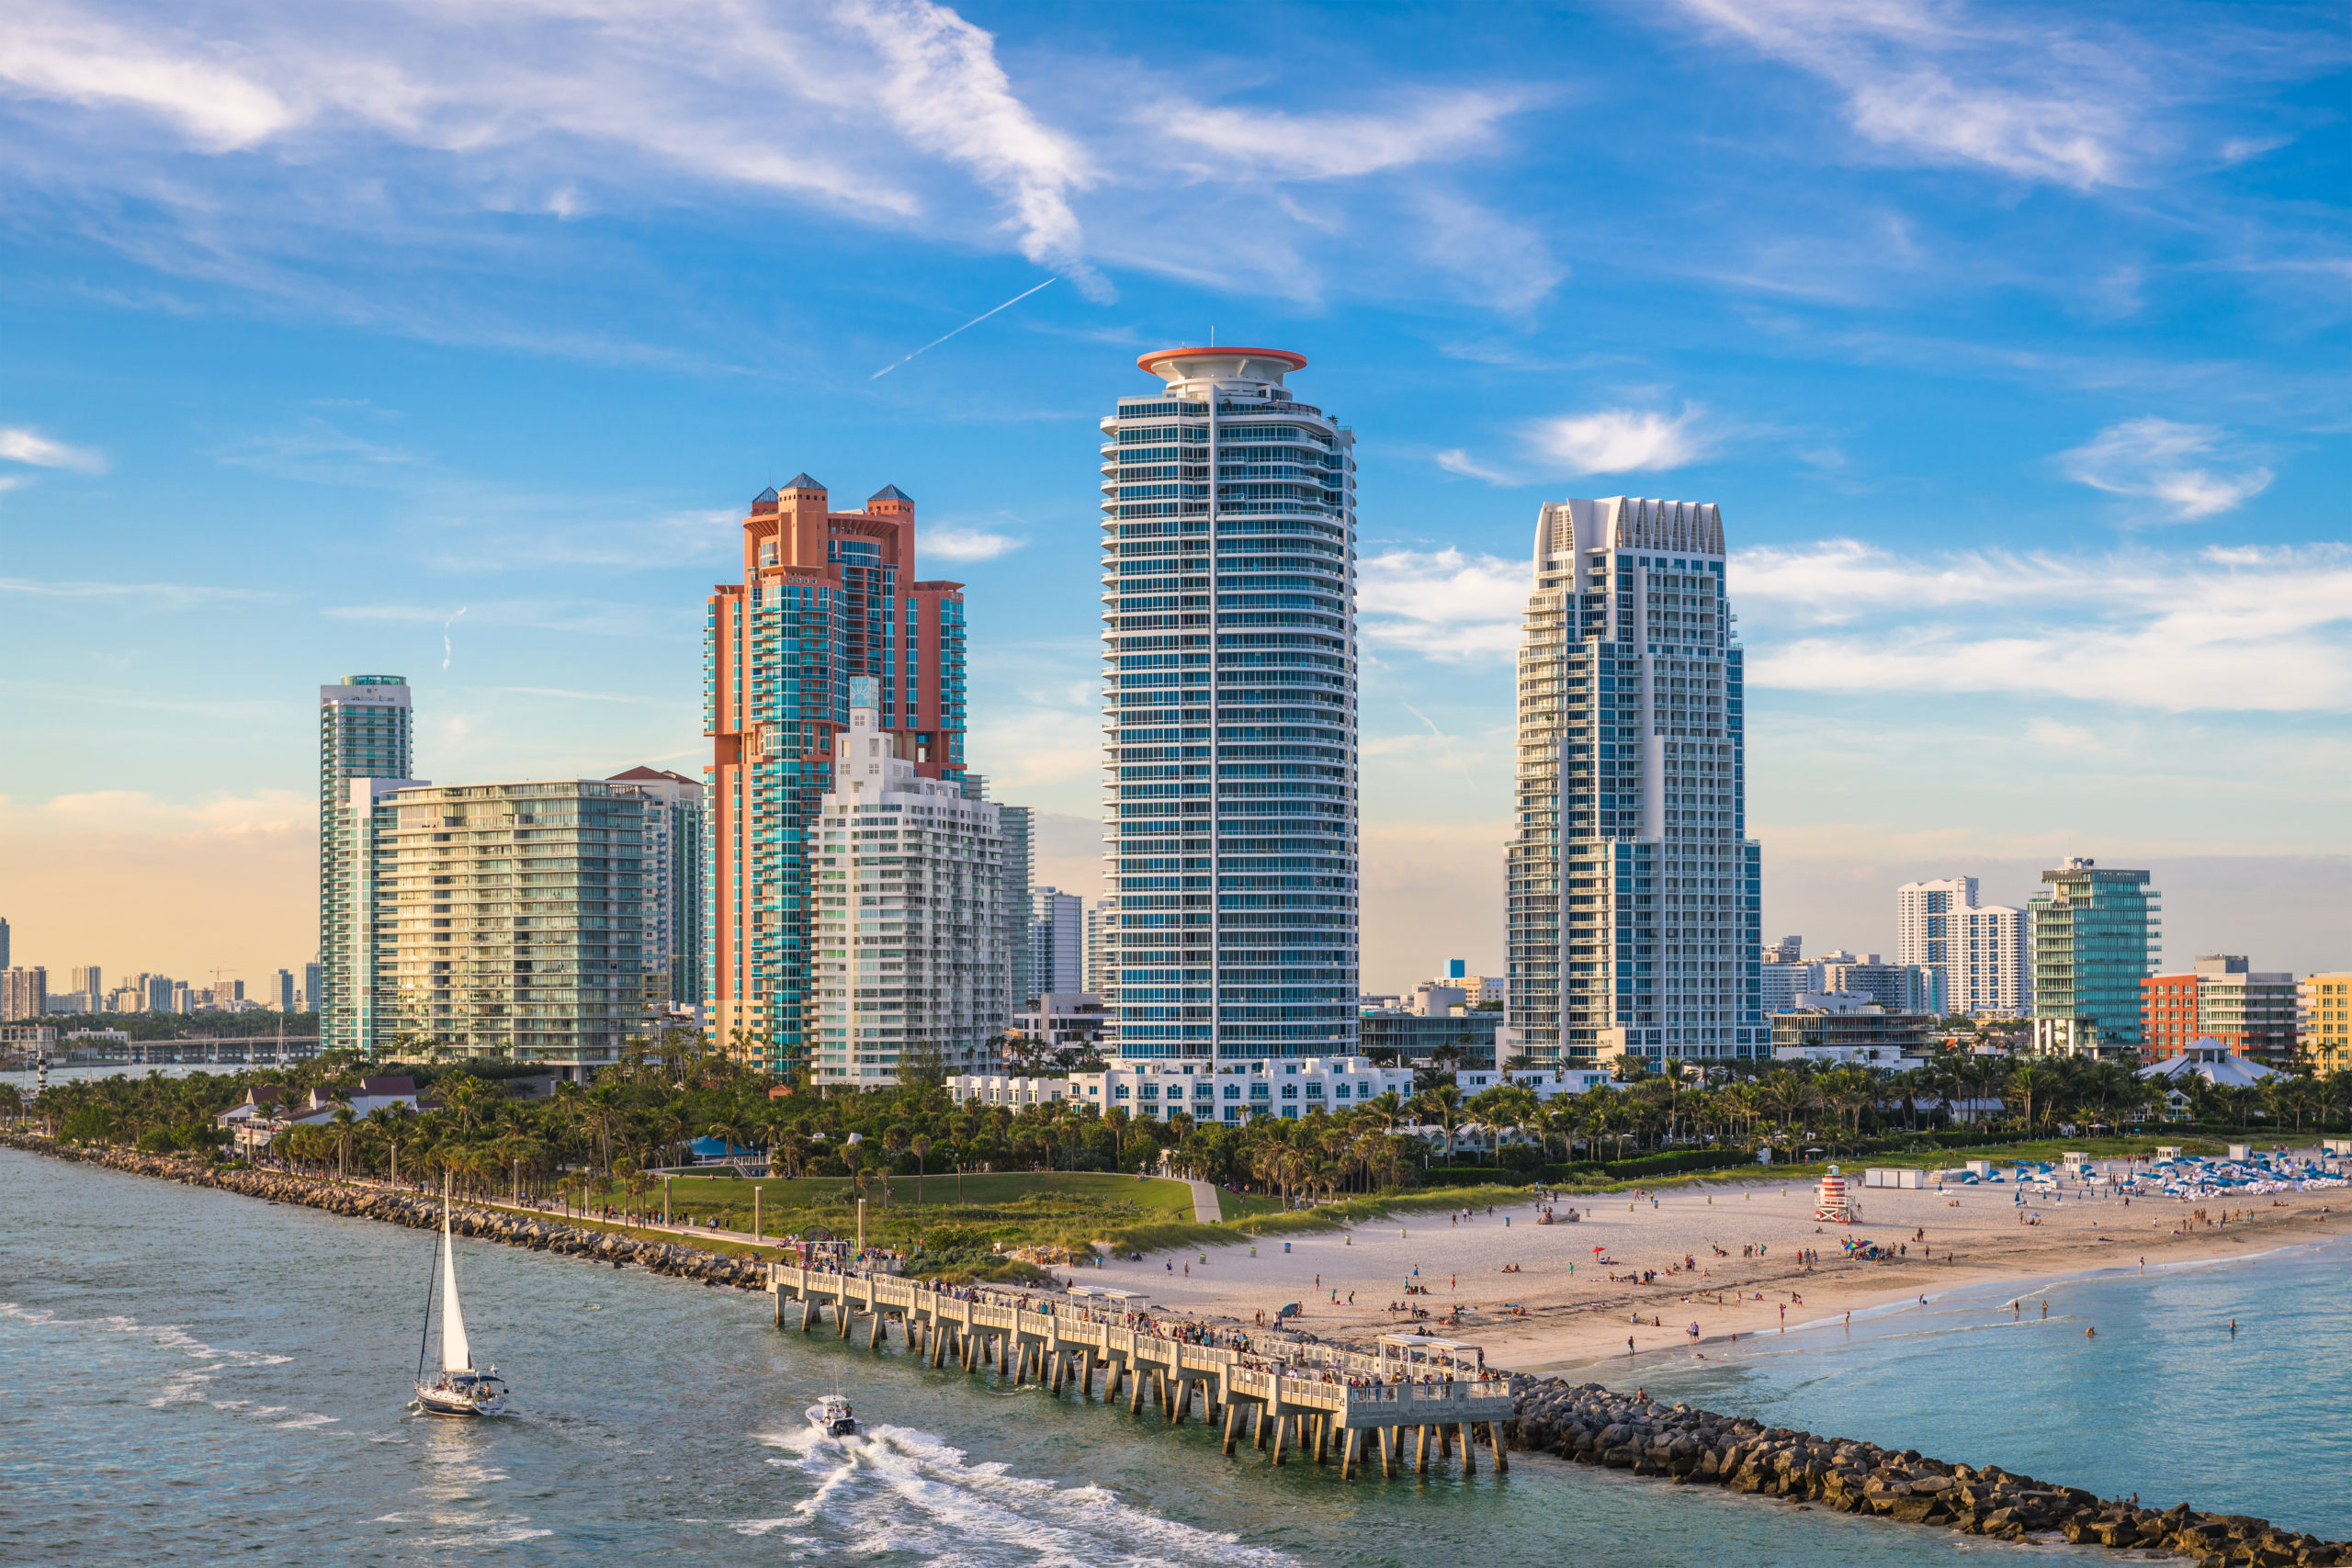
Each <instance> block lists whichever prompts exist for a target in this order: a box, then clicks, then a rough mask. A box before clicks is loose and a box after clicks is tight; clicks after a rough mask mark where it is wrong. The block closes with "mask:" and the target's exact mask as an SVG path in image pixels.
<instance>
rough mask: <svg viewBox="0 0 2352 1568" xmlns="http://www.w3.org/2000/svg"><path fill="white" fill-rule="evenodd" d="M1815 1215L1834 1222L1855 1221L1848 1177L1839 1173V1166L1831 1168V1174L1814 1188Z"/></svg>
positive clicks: (1844, 1223) (1817, 1217)
mask: <svg viewBox="0 0 2352 1568" xmlns="http://www.w3.org/2000/svg"><path fill="white" fill-rule="evenodd" d="M1813 1217H1814V1218H1815V1219H1816V1220H1827V1221H1828V1222H1829V1223H1830V1224H1839V1225H1849V1224H1853V1223H1854V1205H1853V1203H1852V1201H1850V1200H1849V1199H1848V1198H1847V1196H1846V1179H1845V1178H1844V1177H1842V1176H1840V1175H1838V1168H1837V1167H1836V1166H1834V1165H1833V1166H1831V1167H1830V1168H1829V1174H1828V1175H1826V1176H1825V1177H1823V1178H1822V1179H1821V1185H1820V1186H1819V1187H1817V1188H1815V1190H1814V1201H1813Z"/></svg>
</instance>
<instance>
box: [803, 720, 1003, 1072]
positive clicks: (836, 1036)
mask: <svg viewBox="0 0 2352 1568" xmlns="http://www.w3.org/2000/svg"><path fill="white" fill-rule="evenodd" d="M879 684H880V683H879V682H876V680H874V679H873V678H872V677H869V676H856V677H853V678H852V680H851V682H850V709H849V725H848V728H845V729H843V730H842V731H841V732H840V733H839V734H838V735H836V736H835V737H834V740H833V745H834V761H833V787H832V788H831V790H829V791H827V792H826V794H825V795H824V797H823V800H822V803H821V805H820V810H819V815H818V818H817V823H816V829H815V830H816V832H817V833H819V834H820V835H821V839H820V840H817V841H813V842H812V843H811V845H810V856H811V859H812V860H813V861H814V862H815V864H814V866H813V868H812V869H813V871H814V873H815V875H814V879H813V880H812V882H811V884H810V888H811V899H812V901H813V903H814V904H815V906H816V909H815V918H814V919H813V920H812V921H811V922H810V926H809V936H810V941H811V942H812V943H813V946H812V947H811V948H810V952H811V953H812V954H813V963H812V964H811V968H810V974H811V976H812V980H811V985H810V990H811V992H812V995H811V998H810V999H809V1007H808V1020H807V1025H806V1037H807V1038H808V1039H809V1043H810V1045H811V1047H812V1055H813V1063H812V1069H811V1075H810V1076H811V1078H812V1081H814V1082H815V1083H816V1084H817V1086H818V1087H820V1088H844V1089H884V1088H888V1087H889V1086H890V1085H893V1084H896V1083H899V1082H901V1081H902V1080H903V1077H905V1075H908V1074H910V1073H912V1072H916V1071H918V1070H927V1071H931V1072H934V1073H939V1074H944V1075H962V1074H971V1073H975V1072H981V1071H985V1070H986V1069H987V1068H989V1067H990V1066H994V1064H995V1056H994V1052H993V1049H992V1047H991V1044H990V1042H991V1041H992V1040H993V1038H994V1037H995V1036H996V1035H997V1033H998V1032H1000V1031H1001V1030H1002V1029H1003V1027H1004V1025H1005V1022H1006V1018H1007V1015H1006V1013H1005V1011H1004V996H1005V984H1006V981H1005V976H1006V971H1007V967H1008V965H1009V964H1010V962H1011V951H1010V949H1011V945H1012V944H1011V942H1009V941H1008V940H1007V939H1008V937H1009V935H1010V931H1009V929H1008V927H1007V923H1006V921H1005V919H1004V900H1003V897H1002V894H1001V891H1000V889H999V887H998V885H997V857H998V855H999V853H1000V852H1001V843H1000V841H999V836H998V823H997V808H996V807H994V806H992V805H990V804H989V802H987V801H985V800H974V799H972V798H971V797H970V796H969V795H967V794H966V793H965V791H964V787H963V784H962V782H961V781H960V780H958V781H949V780H945V779H939V778H933V777H929V776H926V775H925V774H923V773H922V772H921V771H920V769H919V767H918V764H917V763H916V762H915V761H914V760H913V759H912V758H910V757H902V756H899V754H898V752H899V746H900V743H899V739H898V732H895V731H893V730H891V729H890V728H888V724H887V722H886V720H885V719H884V717H883V715H882V711H881V708H880V705H879Z"/></svg>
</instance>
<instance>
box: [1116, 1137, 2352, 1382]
mask: <svg viewBox="0 0 2352 1568" xmlns="http://www.w3.org/2000/svg"><path fill="white" fill-rule="evenodd" d="M1853 1174H1855V1175H1856V1176H1859V1174H1860V1173H1859V1171H1857V1172H1855V1173H1853ZM1853 1196H1854V1198H1855V1200H1856V1201H1857V1202H1858V1203H1859V1205H1860V1213H1861V1215H1862V1219H1861V1221H1860V1223H1857V1224H1851V1225H1838V1224H1823V1223H1821V1222H1819V1221H1816V1220H1815V1218H1814V1205H1815V1194H1814V1187H1813V1184H1812V1183H1811V1182H1810V1181H1797V1180H1781V1179H1770V1178H1760V1179H1727V1180H1721V1181H1710V1182H1706V1183H1702V1184H1695V1185H1691V1186H1685V1187H1675V1188H1669V1189H1666V1190H1661V1191H1658V1192H1657V1193H1654V1194H1652V1193H1645V1194H1642V1195H1639V1196H1636V1195H1634V1194H1631V1193H1618V1194H1614V1195H1610V1196H1603V1197H1600V1198H1597V1199H1593V1200H1590V1201H1583V1200H1570V1199H1566V1198H1563V1199H1560V1200H1557V1201H1555V1203H1554V1204H1553V1207H1554V1209H1555V1212H1557V1213H1560V1214H1562V1215H1565V1214H1566V1212H1567V1210H1568V1209H1569V1208H1570V1207H1571V1206H1572V1205H1573V1206H1574V1207H1575V1208H1577V1211H1578V1212H1579V1213H1580V1214H1581V1216H1582V1217H1581V1218H1580V1219H1579V1220H1578V1221H1577V1223H1575V1224H1565V1223H1563V1224H1550V1225H1544V1224H1537V1223H1536V1220H1537V1215H1538V1209H1537V1206H1536V1205H1535V1204H1533V1203H1532V1202H1531V1203H1526V1204H1521V1205H1520V1206H1518V1207H1516V1208H1510V1209H1504V1208H1499V1207H1498V1208H1497V1209H1496V1210H1494V1211H1493V1212H1492V1213H1488V1212H1487V1211H1485V1210H1481V1211H1479V1212H1478V1213H1476V1214H1471V1215H1464V1216H1458V1217H1453V1218H1450V1217H1449V1216H1448V1215H1446V1214H1444V1213H1433V1214H1417V1215H1406V1216H1400V1217H1399V1218H1398V1219H1397V1220H1396V1221H1394V1222H1390V1223H1387V1224H1363V1225H1359V1226H1358V1227H1356V1228H1355V1229H1354V1230H1352V1231H1351V1232H1346V1233H1340V1232H1327V1233H1317V1234H1314V1235H1305V1236H1296V1237H1293V1238H1291V1239H1290V1240H1289V1242H1288V1250H1285V1249H1284V1247H1285V1244H1284V1242H1283V1240H1281V1239H1261V1240H1258V1241H1256V1242H1255V1243H1253V1244H1250V1245H1249V1246H1241V1247H1217V1248H1212V1249H1210V1250H1209V1251H1208V1252H1206V1253H1205V1254H1203V1253H1199V1252H1193V1253H1185V1254H1168V1253H1152V1254H1148V1255H1147V1256H1146V1257H1145V1258H1144V1259H1143V1260H1142V1261H1141V1262H1135V1261H1130V1260H1127V1259H1125V1258H1115V1259H1113V1260H1111V1261H1110V1262H1109V1263H1108V1264H1107V1265H1106V1267H1105V1268H1104V1269H1103V1271H1102V1273H1101V1274H1100V1275H1095V1274H1094V1273H1093V1272H1092V1271H1091V1270H1090V1271H1089V1277H1088V1279H1087V1280H1086V1282H1087V1283H1089V1284H1098V1283H1099V1284H1107V1285H1119V1286H1124V1287H1126V1288H1129V1289H1133V1290H1138V1291H1144V1292H1149V1294H1150V1296H1151V1298H1152V1302H1153V1303H1154V1305H1155V1307H1157V1308H1159V1309H1161V1310H1173V1311H1176V1312H1180V1313H1192V1312H1197V1313H1201V1314H1206V1315H1216V1316H1224V1317H1230V1318H1238V1320H1240V1321H1242V1322H1244V1323H1249V1322H1252V1321H1255V1315H1256V1314H1259V1313H1261V1312H1262V1313H1264V1314H1265V1316H1266V1321H1268V1322H1272V1318H1273V1314H1274V1313H1275V1311H1276V1310H1277V1309H1279V1308H1280V1307H1282V1306H1283V1305H1284V1304H1285V1303H1291V1302H1296V1303H1300V1305H1301V1306H1302V1307H1303V1308H1304V1312H1303V1314H1302V1318H1301V1320H1300V1323H1299V1325H1300V1326H1301V1327H1304V1328H1306V1329H1307V1330H1309V1331H1311V1332H1314V1333H1316V1334H1319V1335H1324V1336H1327V1337H1346V1338H1362V1337H1369V1336H1370V1335H1373V1334H1376V1333H1382V1332H1387V1331H1390V1330H1393V1329H1400V1328H1404V1327H1407V1326H1408V1325H1410V1324H1412V1323H1414V1322H1420V1323H1422V1324H1424V1325H1427V1326H1429V1327H1430V1328H1431V1329H1432V1331H1434V1332H1438V1333H1441V1334H1442V1333H1447V1332H1453V1333H1454V1334H1455V1336H1456V1337H1460V1338H1464V1339H1468V1340H1472V1341H1475V1342H1476V1343H1477V1344H1479V1345H1481V1346H1483V1347H1485V1348H1486V1352H1487V1359H1488V1361H1489V1362H1491V1363H1494V1364H1498V1365H1501V1366H1508V1367H1510V1368H1513V1369H1515V1370H1520V1371H1536V1370H1544V1369H1560V1368H1572V1367H1577V1366H1581V1365H1585V1364H1589V1363H1592V1362H1596V1361H1605V1360H1607V1359H1611V1358H1615V1359H1624V1358H1625V1357H1626V1356H1627V1355H1628V1354H1629V1348H1628V1345H1627V1341H1628V1340H1629V1339H1630V1340H1631V1341H1632V1345H1631V1348H1630V1353H1634V1354H1644V1353H1649V1352H1655V1351H1660V1350H1669V1349H1674V1348H1678V1347H1679V1348H1683V1349H1685V1350H1687V1351H1688V1352H1689V1353H1691V1354H1696V1355H1702V1356H1708V1357H1715V1356H1721V1355H1736V1353H1737V1351H1736V1346H1737V1345H1740V1344H1745V1343H1747V1342H1749V1341H1751V1340H1753V1339H1754V1338H1755V1337H1758V1336H1764V1335H1772V1334H1776V1333H1780V1332H1782V1331H1784V1330H1786V1331H1795V1330H1798V1329H1802V1328H1804V1327H1805V1326H1807V1325H1815V1324H1821V1323H1834V1322H1837V1321H1838V1320H1840V1319H1841V1318H1842V1316H1843V1314H1847V1313H1856V1314H1860V1313H1863V1312H1868V1311H1872V1310H1873V1309H1876V1310H1880V1311H1888V1310H1898V1309H1899V1307H1900V1305H1902V1304H1904V1303H1916V1302H1917V1300H1918V1298H1919V1297H1921V1296H1923V1295H1925V1296H1928V1297H1929V1298H1930V1299H1932V1298H1934V1297H1936V1296H1938V1295H1939V1294H1942V1293H1945V1292H1951V1291H1954V1290H1960V1289H1969V1288H1974V1287H1979V1286H1985V1285H1988V1284H1991V1285H1999V1284H2002V1283H2005V1282H2017V1283H2019V1284H2020V1285H2027V1284H2030V1283H2031V1282H2033V1281H2038V1280H2052V1279H2054V1278H2059V1277H2063V1276H2064V1275H2067V1274H2071V1273H2076V1272H2079V1271H2082V1270H2085V1269H2114V1268H2138V1267H2140V1266H2141V1265H2142V1262H2143V1260H2144V1262H2145V1264H2146V1265H2147V1266H2148V1267H2150V1268H2152V1269H2153V1268H2157V1267H2161V1266H2162V1265H2165V1264H2168V1263H2177V1262H2180V1261H2183V1260H2188V1259H2199V1258H2214V1257H2229V1256H2249V1255H2253V1254H2256V1253H2260V1252H2263V1251H2266V1250H2268V1249H2271V1248H2275V1247H2284V1246H2291V1245H2296V1244H2299V1243H2304V1242H2312V1241H2321V1240H2325V1239H2328V1238H2330V1237H2332V1236H2335V1235H2342V1234H2344V1232H2345V1224H2346V1219H2347V1217H2352V1190H2346V1189H2337V1190H2330V1191H2321V1192H2312V1193H2298V1192H2285V1193H2276V1194H2267V1195H2263V1196H2260V1197H2245V1198H2241V1199H2238V1200H2236V1202H2237V1203H2238V1204H2239V1205H2240V1206H2239V1207H2236V1208H2233V1209H2231V1210H2230V1211H2229V1215H2228V1219H2227V1223H2226V1224H2224V1223H2223V1214H2224V1204H2223V1202H2222V1201H2207V1202H2192V1203H2184V1202H2180V1201H2176V1200H2170V1199H2149V1198H2133V1199H2131V1200H2130V1201H2128V1202H2127V1201H2124V1200H2123V1199H2120V1198H2108V1197H2081V1196H2076V1195H2075V1193H2073V1192H2069V1193H2067V1194H2066V1195H2065V1196H2064V1198H2063V1199H2061V1200H2058V1201H2052V1200H2049V1199H2046V1198H2044V1199H2030V1200H2029V1201H2027V1202H2026V1203H2025V1204H2023V1205H2022V1206H2020V1205H2019V1204H2018V1202H2017V1201H2016V1194H2015V1190H2014V1189H2012V1188H2009V1187H2007V1186H1979V1187H1952V1188H1948V1189H1946V1190H1937V1189H1935V1188H1934V1187H1932V1186H1931V1187H1928V1188H1927V1189H1924V1190H1902V1189H1876V1188H1874V1189H1868V1190H1861V1189H1857V1190H1855V1192H1854V1194H1853ZM2199 1209H2202V1210H2204V1211H2205V1214H2206V1217H2205V1218H2204V1219H2203V1220H2197V1221H2192V1220H2191V1218H2190V1216H2191V1213H2193V1212H2194V1211H2196V1210H2199ZM2241 1216H2243V1217H2241ZM1849 1236H1851V1237H1866V1238H1868V1239H1870V1240H1871V1241H1875V1242H1878V1243H1879V1244H1881V1245H1882V1246H1897V1247H1907V1248H1908V1256H1907V1257H1898V1258H1895V1259H1894V1260H1893V1261H1887V1262H1859V1261H1849V1260H1848V1259H1846V1258H1844V1257H1843V1256H1842V1254H1841V1251H1840V1243H1841V1242H1842V1241H1843V1240H1845V1239H1846V1238H1848V1237H1849ZM1596 1249H1598V1251H1596ZM1808 1249H1809V1250H1811V1251H1813V1252H1816V1253H1818V1254H1819V1260H1818V1261H1817V1262H1815V1263H1811V1264H1807V1263H1805V1262H1803V1261H1801V1258H1802V1255H1803V1254H1804V1252H1805V1251H1806V1250H1808ZM1690 1264H1695V1267H1692V1266H1689V1265H1690ZM1187 1269H1189V1270H1190V1271H1189V1272H1187V1271H1186V1270H1187ZM1509 1269H1516V1270H1517V1271H1516V1272H1511V1271H1507V1270H1509ZM1644 1270H1655V1271H1656V1279H1655V1280H1654V1281H1653V1282H1651V1283H1647V1284H1644V1283H1641V1282H1639V1273H1640V1271H1644ZM1415 1285H1419V1286H1425V1287H1427V1292H1428V1293H1427V1294H1413V1295H1408V1293H1407V1290H1408V1286H1415ZM1334 1292H1337V1297H1338V1299H1337V1301H1336V1302H1335V1301H1334V1300H1333V1293H1334ZM1351 1298H1352V1300H1351ZM1399 1303H1402V1304H1405V1305H1408V1306H1419V1307H1421V1308H1423V1309H1424V1310H1426V1311H1427V1312H1428V1313H1429V1314H1430V1316H1429V1317H1428V1318H1427V1319H1412V1318H1410V1317H1409V1316H1408V1314H1404V1313H1400V1312H1397V1311H1393V1310H1389V1309H1391V1308H1392V1307H1394V1306H1396V1305H1397V1304H1399ZM1457 1303H1459V1304H1461V1305H1463V1306H1465V1307H1467V1308H1470V1309H1471V1312H1472V1315H1470V1316H1469V1317H1468V1318H1467V1319H1466V1320H1465V1322H1464V1325H1463V1326H1462V1327H1461V1328H1460V1329H1459V1330H1458V1331H1449V1330H1447V1329H1446V1328H1445V1327H1443V1326H1442V1324H1441V1323H1440V1321H1439V1320H1440V1319H1442V1318H1443V1317H1444V1316H1445V1315H1446V1314H1449V1313H1450V1312H1451V1311H1452V1310H1453V1307H1454V1306H1455V1305H1456V1304H1457ZM1513 1306H1516V1307H1520V1308H1524V1309H1525V1315H1523V1316H1522V1315H1518V1314H1515V1313H1513V1312H1511V1311H1510V1308H1511V1307H1513ZM2034 1309H2035V1303H2033V1302H2031V1301H2030V1300H2029V1301H2028V1302H2027V1303H2025V1305H2024V1307H2023V1309H2022V1310H2024V1311H2028V1312H2030V1311H2033V1310H2034ZM1694 1324H1695V1325H1697V1327H1698V1330H1699V1332H1698V1334H1697V1335H1696V1336H1695V1337H1694V1336H1693V1335H1692V1334H1691V1325H1694Z"/></svg>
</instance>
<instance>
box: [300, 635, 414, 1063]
mask: <svg viewBox="0 0 2352 1568" xmlns="http://www.w3.org/2000/svg"><path fill="white" fill-rule="evenodd" d="M412 719H413V714H412V713H411V710H410V707H409V688H408V678H407V677H406V676H404V675H345V677H344V678H343V679H342V680H341V681H340V682H337V683H335V684H334V685H332V686H321V687H320V688H319V963H320V968H321V989H322V993H323V994H322V996H318V997H313V998H311V1006H312V1007H313V1008H316V1009H317V1010H318V1011H319V1047H320V1049H321V1050H324V1051H334V1050H351V1049H356V1048H357V1047H358V1046H359V1043H360V1036H359V1030H358V1008H359V1000H358V998H357V995H356V992H355V993H352V994H350V995H348V996H346V995H345V994H344V993H343V992H342V985H343V977H344V976H345V975H347V974H350V973H351V972H352V966H353V964H355V963H360V962H362V961H363V957H364V955H363V954H361V953H360V952H359V950H358V949H357V947H356V941H357V935H356V921H357V916H358V910H357V908H356V904H355V902H354V900H355V897H356V892H355V890H354V889H353V888H352V887H351V886H349V885H348V884H347V883H345V882H342V881H339V880H338V878H339V877H342V876H344V875H345V874H347V873H348V872H349V870H350V868H351V866H352V865H353V864H354V861H353V857H352V854H351V846H350V845H349V843H347V842H346V841H345V840H346V836H347V835H348V834H349V833H350V832H351V831H352V830H353V829H354V828H355V826H356V824H355V822H354V820H353V818H352V816H351V812H352V802H353V800H354V799H355V798H356V797H355V796H354V795H353V792H352V781H353V780H355V779H361V780H364V779H384V780H390V781H393V782H395V783H399V784H407V783H413V782H414V781H413V780H411V779H410V778H409V770H410V769H411V768H412V767H413V766H414V765H415V756H416V751H415V738H414V734H413V729H412ZM357 798H368V799H370V800H372V796H368V795H366V792H362V795H361V796H360V797H357Z"/></svg>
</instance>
